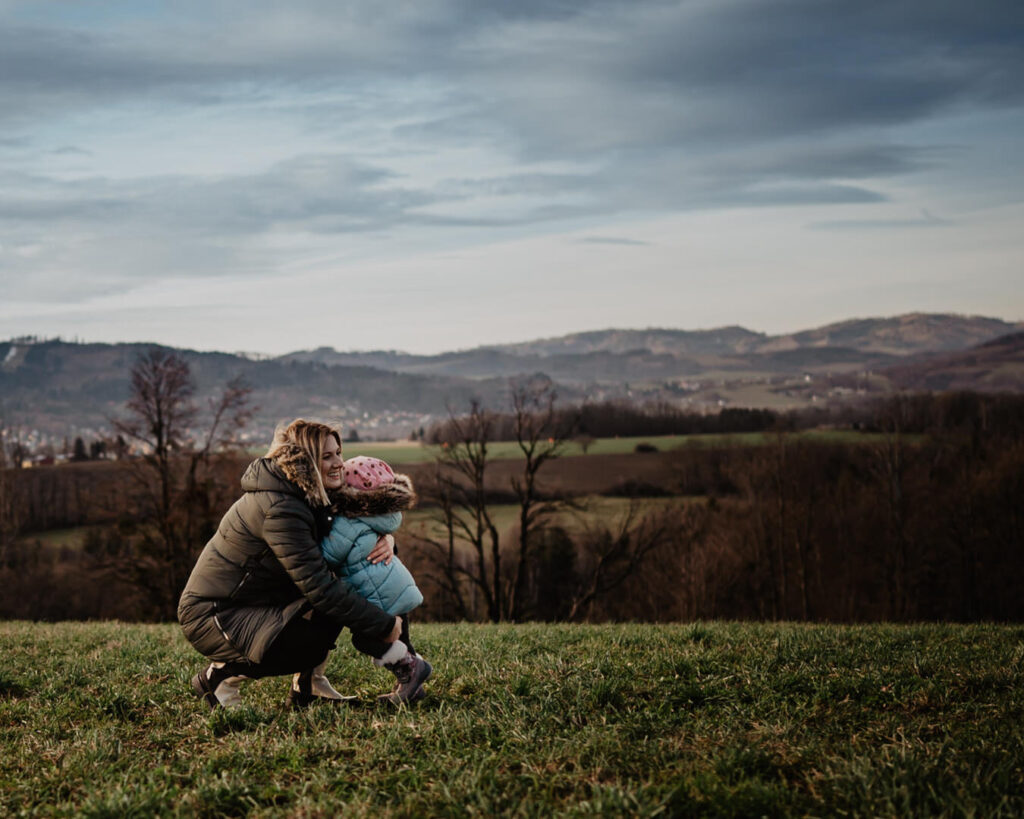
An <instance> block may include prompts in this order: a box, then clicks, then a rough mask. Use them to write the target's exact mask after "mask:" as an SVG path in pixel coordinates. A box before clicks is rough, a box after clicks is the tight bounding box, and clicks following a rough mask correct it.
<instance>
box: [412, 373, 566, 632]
mask: <svg viewBox="0 0 1024 819" xmlns="http://www.w3.org/2000/svg"><path fill="white" fill-rule="evenodd" d="M511 403H512V414H511V415H506V416H500V415H498V414H496V413H493V412H490V411H488V410H485V409H484V408H483V407H482V406H481V405H480V403H479V402H477V401H474V402H472V403H471V405H470V412H469V414H468V415H465V416H461V417H460V416H456V415H455V414H454V412H452V411H449V419H448V421H447V422H446V423H445V424H444V426H443V427H442V428H441V429H440V430H439V431H438V433H437V434H438V435H439V437H440V438H441V440H440V447H441V448H440V454H439V455H438V459H437V468H436V471H435V481H434V483H435V494H436V500H437V503H438V509H439V513H438V518H437V521H438V523H439V524H440V525H441V526H442V527H443V530H444V532H445V536H444V537H443V538H437V537H430V536H429V535H426V534H424V536H423V537H422V540H423V542H424V543H425V544H426V545H427V547H428V548H429V550H430V552H431V553H432V554H433V555H434V557H435V567H436V568H435V570H434V571H433V572H432V573H431V577H432V579H433V580H434V581H435V582H436V583H437V584H438V585H439V586H440V587H441V589H442V590H443V591H444V592H445V593H446V594H447V595H448V596H449V598H450V599H451V600H452V602H453V603H454V606H455V608H456V610H457V611H458V612H459V613H460V615H461V616H463V617H471V616H475V614H476V612H477V610H478V608H479V606H478V605H477V603H476V601H477V600H482V605H483V608H484V609H485V611H486V617H487V619H489V620H491V621H493V622H499V621H502V620H513V621H516V620H520V619H522V618H523V617H525V616H526V615H527V614H528V613H529V600H528V599H527V598H528V594H527V587H528V585H529V582H528V581H529V576H530V572H529V568H530V567H529V562H530V560H531V558H532V547H533V543H534V540H535V539H536V538H537V537H538V535H539V533H540V532H541V531H542V530H543V527H544V526H545V525H546V524H547V521H548V518H549V517H550V515H551V513H552V512H553V511H554V510H555V509H556V508H557V504H556V503H555V502H553V501H551V500H548V499H545V498H543V497H542V495H541V493H540V490H539V488H538V483H537V476H538V473H539V471H540V470H541V469H542V468H543V466H544V465H545V464H546V463H548V462H549V461H551V460H552V459H554V458H556V457H558V456H559V454H560V453H561V451H562V450H563V448H564V446H565V444H566V442H567V441H568V438H569V433H570V432H571V429H572V416H571V415H568V414H564V413H558V412H556V411H555V406H554V404H555V395H554V393H553V392H552V391H551V389H550V386H549V385H548V384H539V385H538V384H523V385H513V389H512V395H511ZM499 422H502V423H504V425H505V426H506V429H508V430H510V432H509V433H508V434H510V435H511V436H512V437H513V439H514V440H515V442H516V444H517V446H518V447H519V450H520V452H521V453H522V455H523V460H522V469H521V470H519V471H518V474H516V475H514V476H513V477H512V478H511V481H510V488H511V490H512V494H513V496H514V497H515V499H516V501H517V504H518V514H517V518H518V524H519V525H518V527H517V530H516V531H517V534H516V535H515V537H514V542H510V543H505V542H503V541H502V538H501V536H500V534H499V532H498V528H497V526H496V525H495V523H494V518H493V516H492V513H491V509H490V506H489V497H488V492H489V489H488V486H487V476H488V466H489V457H490V453H489V449H488V447H489V445H490V444H491V443H492V441H493V439H494V436H495V435H496V433H497V429H498V427H499Z"/></svg>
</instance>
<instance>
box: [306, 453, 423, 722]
mask: <svg viewBox="0 0 1024 819" xmlns="http://www.w3.org/2000/svg"><path fill="white" fill-rule="evenodd" d="M343 476H344V482H343V484H342V486H341V488H340V489H337V490H335V491H333V492H331V493H330V497H331V501H332V507H331V510H332V512H333V513H334V517H333V520H332V521H331V531H330V534H328V535H327V537H325V538H324V539H323V542H322V543H321V544H320V548H321V550H322V551H323V555H324V559H325V560H326V561H327V563H328V565H329V566H331V568H333V569H334V570H335V571H336V572H337V573H338V575H339V576H340V577H342V578H344V579H345V581H346V582H347V583H348V585H349V586H350V587H351V588H352V590H353V591H355V592H356V593H357V594H359V595H360V596H362V597H364V598H366V599H367V600H369V601H370V602H371V603H374V604H376V605H377V606H379V607H380V608H382V609H384V611H386V612H387V613H388V614H393V615H401V616H400V618H399V619H400V620H401V635H400V636H399V638H398V640H396V641H395V642H394V643H386V642H384V641H382V640H378V639H375V638H373V637H371V636H368V635H366V634H353V635H352V644H353V645H354V646H355V647H356V648H357V649H358V650H359V651H361V652H362V653H363V654H369V655H370V656H371V657H373V661H374V663H375V664H376V665H378V666H384V667H385V668H387V669H388V670H389V671H390V672H391V673H393V674H394V675H395V679H396V683H395V688H394V690H393V691H392V692H391V693H390V694H385V695H384V696H383V697H382V699H387V700H388V701H390V702H392V703H395V704H396V705H397V704H400V703H403V702H416V701H417V700H420V699H422V698H423V697H424V696H425V695H426V694H425V692H424V690H423V683H424V682H426V680H427V678H428V677H430V674H431V672H432V670H433V669H432V668H431V667H430V663H428V662H427V661H426V660H424V659H423V658H422V657H421V656H420V655H419V654H417V653H416V649H415V648H413V645H412V641H411V640H410V639H409V612H410V611H412V610H413V609H414V608H416V607H417V606H418V605H420V603H422V602H423V595H422V594H421V593H420V590H419V589H418V588H416V582H415V580H413V576H412V574H411V573H410V572H409V570H408V569H407V568H406V567H405V565H404V564H403V563H402V561H401V560H399V559H398V558H397V557H392V558H391V560H390V561H386V562H380V563H371V562H370V561H369V560H368V559H367V558H368V556H369V554H370V551H371V550H372V549H373V547H374V545H375V544H376V543H377V540H378V539H379V538H380V536H381V535H384V534H391V533H392V532H394V531H395V530H396V529H397V528H398V527H399V526H401V525H402V510H403V509H409V508H411V507H412V506H413V505H414V504H415V502H416V495H415V493H414V492H413V488H412V481H411V480H409V476H408V475H396V474H395V473H394V471H393V470H392V469H391V467H390V466H388V465H387V464H386V463H385V462H384V461H382V460H380V459H379V458H368V457H366V456H363V455H360V456H358V457H355V458H350V459H348V460H347V461H345V462H344V464H343Z"/></svg>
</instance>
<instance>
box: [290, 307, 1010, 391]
mask: <svg viewBox="0 0 1024 819" xmlns="http://www.w3.org/2000/svg"><path fill="white" fill-rule="evenodd" d="M1017 329H1024V324H1012V323H1010V322H1006V321H1002V320H1000V319H993V318H985V317H980V316H958V315H952V314H926V313H911V314H908V315H905V316H897V317H894V318H880V319H853V320H850V321H844V322H840V323H837V324H830V325H827V326H825V327H820V328H817V329H813V330H804V331H802V332H799V333H792V334H787V335H778V336H769V335H766V334H764V333H756V332H753V331H751V330H747V329H745V328H743V327H736V326H730V327H720V328H717V329H713V330H669V329H658V328H650V329H646V330H622V329H609V330H596V331H592V332H586V333H572V334H570V335H566V336H559V337H557V338H547V339H540V340H537V341H525V342H522V343H518V344H504V345H490V346H485V347H478V348H475V349H472V350H463V351H459V352H449V353H442V354H440V355H433V356H421V355H410V354H408V353H402V352H397V351H394V350H378V351H373V352H350V353H349V352H344V353H343V352H338V351H336V350H334V349H333V348H330V347H320V348H318V349H316V350H310V351H301V352H296V353H290V354H289V355H287V356H284V357H283V358H284V359H285V360H290V361H309V362H318V363H321V364H327V365H331V366H369V367H378V368H381V369H386V370H392V371H394V372H401V373H415V374H420V375H447V376H457V377H463V378H491V377H495V376H501V377H507V376H512V375H522V374H526V373H534V372H543V373H545V374H546V375H548V376H549V377H551V378H553V379H555V380H556V381H560V382H564V383H572V384H580V385H582V384H589V383H619V382H623V381H642V380H648V379H659V378H661V379H665V378H690V377H694V376H701V375H706V374H709V373H712V374H714V373H718V374H722V375H728V374H729V373H742V372H746V373H749V374H763V375H770V374H773V373H793V372H797V371H801V370H810V371H817V370H821V369H823V368H824V369H828V368H832V367H841V368H843V369H856V368H858V367H860V368H862V369H874V368H877V367H881V366H885V365H887V364H889V363H892V361H893V360H895V359H896V358H897V357H899V356H905V355H913V354H917V353H921V352H942V351H951V350H962V349H965V348H967V347H971V346H973V345H975V344H980V343H983V342H985V341H988V340H990V339H993V338H996V337H997V336H1000V335H1005V334H1007V333H1011V332H1013V331H1014V330H1017Z"/></svg>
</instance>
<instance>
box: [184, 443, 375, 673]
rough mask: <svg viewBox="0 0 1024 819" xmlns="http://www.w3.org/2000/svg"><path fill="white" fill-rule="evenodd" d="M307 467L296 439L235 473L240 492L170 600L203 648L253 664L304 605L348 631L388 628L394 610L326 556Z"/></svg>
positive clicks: (371, 633)
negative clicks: (363, 591)
mask: <svg viewBox="0 0 1024 819" xmlns="http://www.w3.org/2000/svg"><path fill="white" fill-rule="evenodd" d="M315 469H316V467H315V465H313V464H312V463H310V461H309V458H307V457H306V456H305V455H304V454H303V453H302V451H301V450H300V449H299V448H298V447H295V448H294V451H291V452H286V453H284V454H283V455H281V456H279V457H277V458H276V459H274V460H270V459H267V458H260V459H258V460H256V461H253V463H252V464H250V465H249V468H248V469H247V470H246V471H245V474H244V475H243V476H242V489H243V490H244V493H245V494H243V495H242V497H241V498H239V499H238V500H237V501H236V502H235V503H234V505H233V506H232V507H231V508H230V509H229V510H228V512H227V514H226V515H224V518H223V520H221V522H220V526H218V528H217V532H216V534H215V535H214V536H213V537H212V538H211V539H210V541H209V543H207V544H206V547H205V548H204V549H203V551H202V553H201V554H200V555H199V559H198V560H197V561H196V565H195V567H194V568H193V569H192V574H191V576H190V577H189V579H188V583H186V585H185V590H184V591H183V592H182V595H181V600H180V601H179V603H178V622H180V623H181V627H182V629H183V630H184V632H185V636H186V638H188V640H189V642H190V643H192V645H193V646H194V647H195V648H196V650H197V651H199V653H200V654H202V655H203V656H205V657H207V658H209V659H210V660H215V661H221V662H232V661H245V662H252V663H258V662H260V661H261V660H262V658H263V655H264V653H265V652H266V650H267V647H268V646H269V645H270V644H271V643H272V642H273V641H274V639H275V638H276V637H277V635H278V634H280V633H281V630H282V629H283V628H284V627H285V625H286V624H287V623H288V621H289V620H291V619H292V618H293V617H295V616H297V615H299V614H302V613H305V612H306V611H309V610H310V609H313V610H315V611H317V612H319V613H321V614H323V615H326V616H328V617H330V618H332V619H333V620H335V621H337V622H338V623H339V624H340V625H342V626H346V627H348V628H350V629H351V630H352V631H354V632H361V633H363V634H366V635H368V636H371V637H376V638H378V639H383V638H385V637H387V635H388V634H389V633H390V631H391V629H392V627H393V625H394V622H395V620H394V618H393V617H392V616H391V615H390V614H386V613H385V612H384V611H382V610H381V609H380V608H378V607H377V606H375V605H373V604H372V603H370V602H369V601H367V600H365V599H364V598H362V597H360V596H359V595H358V594H356V593H355V592H354V591H351V590H350V589H349V587H348V586H347V585H346V584H345V582H344V581H342V580H339V579H338V578H336V577H335V576H334V574H333V573H332V572H331V570H330V568H329V567H328V566H327V564H326V563H325V562H324V559H323V556H322V554H321V552H320V537H321V536H322V535H323V534H324V532H323V524H322V523H320V522H319V519H320V518H321V517H323V518H324V520H326V510H325V509H321V508H320V503H319V497H318V495H319V491H318V490H319V487H318V484H317V482H316V477H315V471H314V470H315ZM327 526H328V527H329V524H327Z"/></svg>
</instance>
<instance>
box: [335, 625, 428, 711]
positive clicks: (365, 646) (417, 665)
mask: <svg viewBox="0 0 1024 819" xmlns="http://www.w3.org/2000/svg"><path fill="white" fill-rule="evenodd" d="M408 618H409V615H408V614H403V615H402V630H401V633H400V635H399V638H398V639H397V640H395V642H393V643H385V642H384V641H382V640H376V639H374V638H372V637H367V636H366V635H365V634H353V635H352V645H354V646H355V647H356V649H357V650H358V651H361V652H362V653H363V654H369V655H370V656H371V657H373V662H374V663H375V664H376V665H380V666H384V667H386V668H387V669H388V670H389V671H390V672H391V673H392V674H394V675H395V687H394V689H393V690H392V691H391V692H390V693H388V694H384V695H382V696H381V697H380V698H379V699H382V700H386V701H388V702H390V703H393V704H394V705H401V704H402V703H412V702H417V701H419V700H421V699H423V697H425V696H426V692H425V691H424V690H423V683H425V682H426V681H427V679H428V678H429V677H430V675H431V672H432V670H433V669H432V668H431V666H430V663H428V662H427V661H426V660H424V659H423V658H422V657H421V656H420V655H419V654H417V653H416V649H414V648H413V647H412V642H411V641H410V640H409V619H408Z"/></svg>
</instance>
